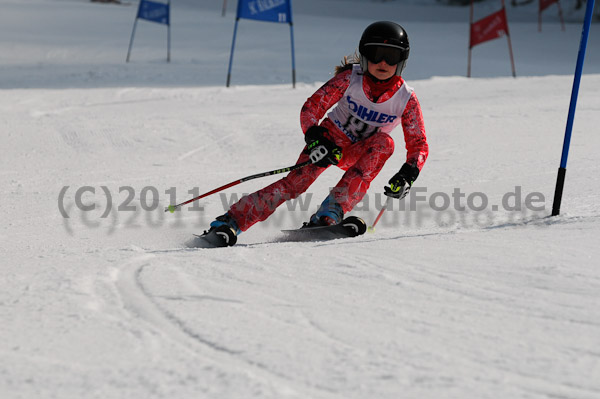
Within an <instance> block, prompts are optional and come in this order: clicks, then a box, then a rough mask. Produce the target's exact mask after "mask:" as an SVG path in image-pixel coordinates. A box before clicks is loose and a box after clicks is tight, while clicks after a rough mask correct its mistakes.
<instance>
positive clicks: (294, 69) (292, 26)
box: [290, 22, 296, 89]
mask: <svg viewBox="0 0 600 399" xmlns="http://www.w3.org/2000/svg"><path fill="white" fill-rule="evenodd" d="M290 39H291V40H292V88H293V89H295V88H296V57H295V55H294V53H295V52H294V25H293V24H292V23H291V22H290Z"/></svg>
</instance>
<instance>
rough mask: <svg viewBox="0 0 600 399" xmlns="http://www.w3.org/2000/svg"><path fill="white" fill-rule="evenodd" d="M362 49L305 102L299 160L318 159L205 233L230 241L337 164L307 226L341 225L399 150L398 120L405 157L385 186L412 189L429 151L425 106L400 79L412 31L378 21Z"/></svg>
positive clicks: (395, 192) (394, 190) (393, 191)
mask: <svg viewBox="0 0 600 399" xmlns="http://www.w3.org/2000/svg"><path fill="white" fill-rule="evenodd" d="M358 49H359V58H358V60H350V61H349V60H348V59H347V58H345V60H344V61H345V63H344V65H343V66H340V67H337V68H336V75H335V76H334V77H333V78H332V79H330V80H329V81H328V82H327V83H325V84H324V85H323V86H322V87H321V88H319V89H318V90H317V91H316V92H315V93H314V94H313V95H312V96H311V97H310V98H309V99H308V100H307V101H306V103H305V104H304V106H303V107H302V111H301V113H300V124H301V127H302V131H303V132H304V134H305V141H306V147H305V148H304V150H303V151H302V153H301V154H300V157H299V158H298V161H297V163H302V162H306V161H308V160H310V161H311V162H312V163H311V164H309V165H308V166H305V167H303V168H300V169H297V170H294V171H292V172H290V173H289V174H288V175H287V176H286V177H284V178H283V179H281V180H279V181H277V182H275V183H273V184H271V185H269V186H267V187H265V188H263V189H262V190H259V191H257V192H255V193H253V194H250V195H247V196H244V197H242V198H241V199H240V200H239V201H238V202H237V203H235V204H233V205H232V206H231V207H230V209H229V211H228V212H227V213H225V214H224V215H221V216H219V217H217V218H216V220H215V221H213V222H212V223H211V224H210V226H211V227H210V230H209V231H208V232H206V233H205V235H206V234H210V233H211V232H214V233H216V234H217V235H218V236H219V237H220V240H221V242H220V243H221V244H222V245H223V246H226V245H233V244H235V242H236V241H237V235H238V234H240V233H241V232H242V231H245V230H247V229H249V228H250V227H251V226H252V225H254V224H255V223H256V222H260V221H263V220H265V219H267V218H268V217H269V216H270V215H271V214H272V213H273V212H274V211H275V209H276V208H277V207H278V206H279V205H281V204H282V203H283V202H285V201H286V200H289V199H293V198H296V197H297V196H299V195H300V194H302V193H304V192H305V191H306V190H307V189H308V187H309V186H310V185H311V184H312V183H313V182H314V181H315V180H316V179H317V177H319V175H320V174H321V173H323V171H325V169H326V168H328V167H329V166H331V165H337V167H338V168H340V169H342V170H344V171H345V173H344V175H343V176H342V179H341V180H340V181H339V183H338V184H337V185H336V186H335V188H334V189H333V190H331V192H330V194H329V195H328V196H327V198H326V199H325V201H323V203H322V204H321V206H320V207H319V209H318V210H317V212H316V213H315V214H313V215H312V216H311V217H310V221H309V222H308V223H307V224H305V226H308V227H312V226H326V225H334V224H338V223H340V222H341V221H342V220H343V217H344V214H345V213H347V212H349V211H351V210H352V208H354V206H355V205H356V204H357V203H358V202H360V201H361V199H362V198H363V197H364V195H365V194H366V193H367V190H368V188H369V185H370V184H371V181H372V180H373V179H374V178H375V177H376V176H377V174H378V173H379V171H380V170H381V168H382V167H383V165H384V164H385V162H386V161H387V160H388V158H390V156H391V155H392V153H393V152H394V140H393V139H392V137H391V136H390V133H391V131H392V130H393V129H394V128H395V127H396V126H398V125H402V129H403V131H404V140H405V142H406V149H407V154H406V162H405V163H404V164H403V165H402V167H401V168H400V171H399V172H398V173H396V174H395V175H394V176H393V177H392V178H391V179H390V180H389V184H390V185H389V187H388V186H386V187H384V194H385V195H387V196H389V197H393V198H398V199H401V198H404V197H405V196H406V195H407V194H408V191H409V190H410V187H411V185H412V184H413V182H414V181H415V179H416V178H417V176H418V175H419V171H420V170H421V169H422V168H423V164H424V163H425V160H426V159H427V155H428V153H429V146H428V144H427V139H426V136H425V127H424V124H423V116H422V114H421V107H420V105H419V102H418V100H417V97H416V95H415V94H414V92H413V89H412V88H411V87H409V86H407V85H406V84H405V83H404V80H403V79H402V77H401V74H402V71H403V70H404V67H405V66H406V60H407V59H408V54H409V42H408V36H407V34H406V32H405V30H404V29H403V28H402V27H401V26H400V25H398V24H396V23H394V22H388V21H380V22H375V23H373V24H371V25H369V26H368V27H367V28H366V29H365V31H364V32H363V34H362V37H361V39H360V43H359V47H358ZM355 61H358V63H353V62H355ZM334 106H335V108H333V109H332V110H331V111H330V112H329V114H328V115H327V117H326V118H325V119H324V120H323V121H322V122H321V123H320V124H319V121H320V120H321V119H322V118H323V117H324V116H325V113H326V112H327V111H328V110H329V109H330V108H332V107H334Z"/></svg>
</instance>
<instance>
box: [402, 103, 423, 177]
mask: <svg viewBox="0 0 600 399" xmlns="http://www.w3.org/2000/svg"><path fill="white" fill-rule="evenodd" d="M402 130H404V141H405V142H406V163H407V164H409V165H413V164H416V165H417V167H418V168H419V170H421V169H422V168H423V165H424V164H425V160H426V159H427V156H428V155H429V145H428V144H427V136H426V135H425V124H424V122H423V114H422V113H421V105H420V104H419V100H417V96H416V95H415V93H412V94H411V96H410V100H408V104H406V108H405V109H404V113H403V114H402Z"/></svg>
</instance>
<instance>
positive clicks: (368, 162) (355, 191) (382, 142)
mask: <svg viewBox="0 0 600 399" xmlns="http://www.w3.org/2000/svg"><path fill="white" fill-rule="evenodd" d="M393 153H394V140H393V139H392V137H391V136H390V135H389V134H387V133H375V134H374V135H372V136H371V137H369V138H368V139H366V140H365V141H362V142H359V143H356V144H354V145H353V146H351V147H350V148H349V151H347V154H346V153H344V157H346V155H348V157H347V158H346V159H342V162H343V164H342V165H339V166H340V167H341V168H342V169H345V170H346V173H345V174H344V176H342V179H341V180H340V181H339V182H338V184H337V185H336V186H335V187H334V188H333V190H332V191H331V196H332V197H333V199H334V200H335V202H337V203H338V204H339V205H340V206H341V208H342V209H343V211H344V213H347V212H350V211H351V210H352V208H354V206H355V205H356V204H357V203H359V202H360V201H361V200H362V199H363V197H364V196H365V194H366V193H367V190H368V189H369V186H370V185H371V181H373V179H375V177H376V176H377V175H378V174H379V172H380V171H381V168H383V165H385V163H386V161H387V160H388V159H389V158H390V156H392V154H393Z"/></svg>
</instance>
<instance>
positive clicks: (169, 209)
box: [165, 161, 312, 213]
mask: <svg viewBox="0 0 600 399" xmlns="http://www.w3.org/2000/svg"><path fill="white" fill-rule="evenodd" d="M311 163H312V162H311V161H306V162H302V163H299V164H297V165H294V166H288V167H287V168H282V169H275V170H271V171H269V172H263V173H258V174H256V175H252V176H246V177H243V178H241V179H239V180H236V181H232V182H231V183H228V184H225V185H224V186H221V187H219V188H215V189H214V190H211V191H209V192H207V193H204V194H202V195H199V196H197V197H194V198H192V199H190V200H187V201H185V202H182V203H181V204H177V205H169V206H168V207H166V208H165V212H171V213H173V212H175V210H176V209H177V208H179V207H181V206H183V205H185V204H189V203H190V202H194V201H197V200H199V199H200V198H204V197H208V196H209V195H211V194H214V193H218V192H219V191H223V190H225V189H227V188H229V187H233V186H237V185H238V184H240V183H243V182H245V181H248V180H252V179H258V178H260V177H267V176H272V175H278V174H281V173H286V172H291V171H292V170H296V169H300V168H303V167H305V166H307V165H310V164H311Z"/></svg>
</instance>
